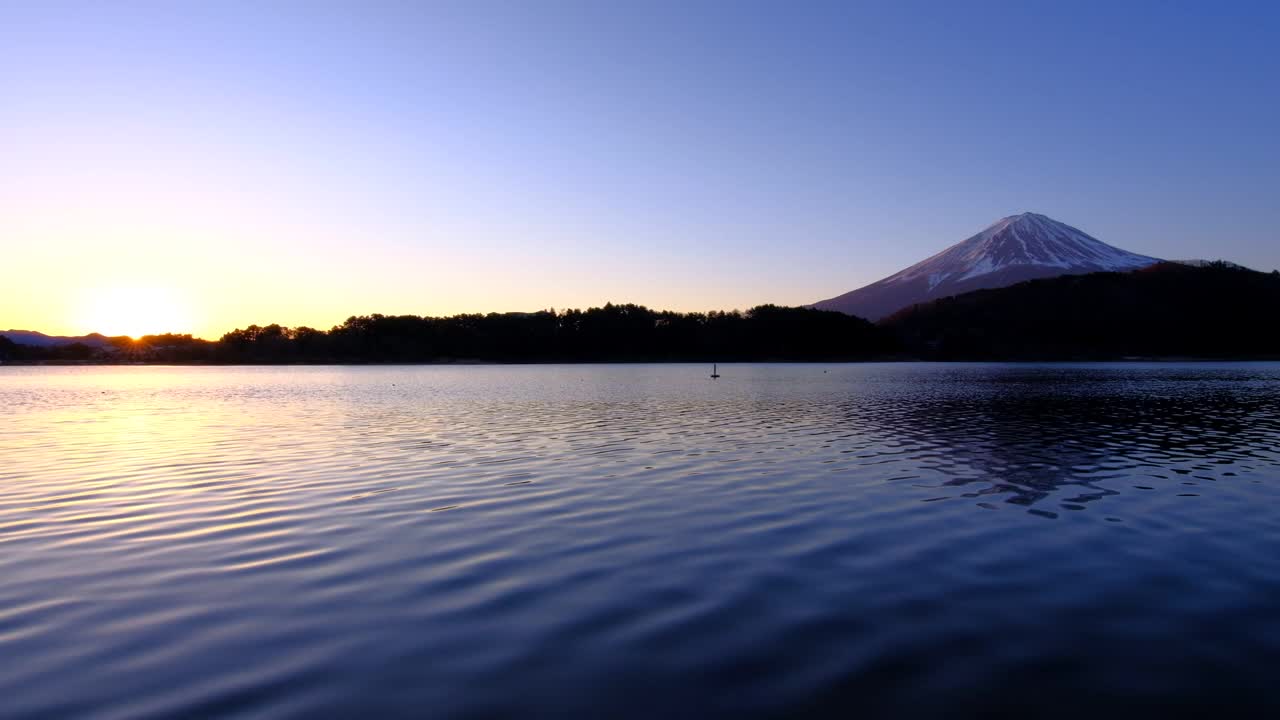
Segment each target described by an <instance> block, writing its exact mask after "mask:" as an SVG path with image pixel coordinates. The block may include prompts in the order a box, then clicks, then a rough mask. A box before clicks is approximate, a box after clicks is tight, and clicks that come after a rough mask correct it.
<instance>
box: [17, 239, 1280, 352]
mask: <svg viewBox="0 0 1280 720" xmlns="http://www.w3.org/2000/svg"><path fill="white" fill-rule="evenodd" d="M99 342H105V343H106V345H105V347H94V346H90V345H86V344H83V343H75V344H70V345H61V346H56V347H33V346H27V345H18V344H15V343H13V342H12V341H10V340H8V339H7V338H4V337H3V336H0V361H3V362H100V363H133V362H143V363H147V362H151V363H227V364H232V363H254V364H257V363H261V364H277V363H428V362H467V361H480V362H620V361H636V362H666V361H701V362H731V361H840V360H873V359H922V360H1073V359H1078V360H1102V359H1121V358H1126V357H1202V358H1280V273H1277V272H1272V273H1260V272H1256V271H1253V270H1248V269H1246V268H1241V267H1238V266H1233V265H1230V264H1228V263H1211V264H1209V265H1207V266H1204V267H1189V266H1186V265H1178V264H1173V263H1162V264H1159V265H1156V266H1153V267H1151V268H1147V269H1144V270H1138V271H1133V272H1128V273H1093V274H1089V275H1068V276H1063V277H1057V278H1050V279H1042V280H1031V281H1029V282H1024V283H1019V284H1017V285H1013V286H1011V287H1006V288H999V289H995V290H979V291H976V292H971V293H966V294H964V295H957V296H954V297H950V298H943V299H941V300H936V301H933V302H930V303H927V304H922V305H918V306H914V307H911V308H907V309H905V310H902V311H900V312H898V313H896V314H895V315H893V316H891V317H889V318H886V319H884V320H882V321H880V323H879V324H872V323H870V322H868V321H866V320H863V319H861V318H857V317H853V316H850V315H845V314H843V313H838V312H829V311H823V310H814V309H810V308H794V307H779V306H776V305H761V306H759V307H755V308H752V309H750V310H748V311H746V312H738V311H733V312H708V313H678V312H671V311H657V310H651V309H649V308H646V307H644V306H642V305H630V304H627V305H614V304H606V305H605V306H604V307H595V308H589V309H587V310H563V311H556V310H545V311H541V312H533V313H489V314H487V315H479V314H471V315H454V316H452V317H418V316H414V315H396V316H391V315H361V316H355V317H350V318H348V319H347V320H346V322H344V323H342V324H341V325H337V326H335V327H333V328H330V329H329V330H317V329H314V328H308V327H295V328H290V327H283V326H280V325H266V326H258V325H251V326H249V327H247V328H243V329H237V330H233V331H232V332H229V333H227V334H226V335H223V336H222V338H221V339H219V340H217V341H207V340H201V339H199V338H193V337H191V336H190V335H148V336H146V337H143V338H139V339H137V340H131V339H129V338H105V339H101V340H100V341H99Z"/></svg>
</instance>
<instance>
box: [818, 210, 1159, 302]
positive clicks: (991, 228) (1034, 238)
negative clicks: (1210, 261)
mask: <svg viewBox="0 0 1280 720" xmlns="http://www.w3.org/2000/svg"><path fill="white" fill-rule="evenodd" d="M1157 262H1160V259H1159V258H1155V257H1150V256H1147V255H1140V254H1138V253H1133V252H1130V251H1128V250H1122V249H1120V248H1118V247H1115V246H1112V245H1108V244H1106V243H1104V242H1102V241H1101V240H1098V239H1097V238H1095V237H1093V236H1092V235H1089V234H1088V233H1085V232H1084V231H1082V230H1079V229H1077V228H1075V227H1072V226H1070V225H1067V224H1066V223H1063V222H1059V221H1057V220H1054V219H1052V218H1050V217H1048V216H1046V215H1042V214H1040V213H1033V212H1024V213H1019V214H1016V215H1008V216H1005V217H1003V218H1000V219H999V220H997V221H996V222H994V223H992V224H991V225H988V226H987V227H986V228H984V229H983V230H982V231H980V232H978V233H977V234H975V235H972V236H970V237H968V238H966V239H965V240H962V241H960V242H958V243H956V244H954V245H951V246H950V247H948V248H946V249H944V250H942V251H941V252H938V253H936V254H934V255H931V256H929V257H928V258H925V259H924V260H921V261H920V262H918V263H916V264H914V265H911V266H910V267H907V268H905V269H903V270H900V271H898V272H896V273H894V274H892V275H890V276H888V277H886V278H883V279H881V280H878V281H876V282H874V283H871V284H870V285H865V286H863V287H860V288H857V289H855V290H852V291H850V292H847V293H844V294H842V295H838V296H836V297H833V298H829V299H826V300H820V301H818V302H816V303H814V304H813V305H812V307H815V308H817V309H819V310H836V311H838V312H843V313H846V314H849V315H857V316H859V317H864V318H867V319H868V320H872V321H878V320H881V319H883V318H885V317H888V316H889V315H892V314H894V313H895V312H897V311H899V310H901V309H903V308H906V307H910V306H912V305H915V304H918V303H922V302H928V301H930V300H936V299H938V298H942V297H948V296H951V295H959V294H962V293H966V292H972V291H974V290H983V289H988V288H997V287H1007V286H1009V285H1013V284H1016V283H1019V282H1023V281H1025V280H1033V279H1036V278H1046V277H1057V276H1060V275H1075V274H1084V273H1091V272H1108V271H1110V272H1115V271H1124V270H1136V269H1139V268H1142V267H1146V266H1149V265H1153V264H1155V263H1157Z"/></svg>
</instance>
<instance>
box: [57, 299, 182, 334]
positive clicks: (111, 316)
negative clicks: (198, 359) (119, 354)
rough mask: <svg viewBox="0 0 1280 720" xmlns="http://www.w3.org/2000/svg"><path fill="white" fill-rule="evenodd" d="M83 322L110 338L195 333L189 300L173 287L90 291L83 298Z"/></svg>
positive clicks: (81, 321)
mask: <svg viewBox="0 0 1280 720" xmlns="http://www.w3.org/2000/svg"><path fill="white" fill-rule="evenodd" d="M77 315H78V318H79V323H80V324H81V325H83V326H84V327H89V328H92V330H91V332H99V333H102V334H103V335H107V336H109V337H115V336H120V335H127V336H129V337H131V338H134V339H135V340H136V339H137V338H140V337H142V336H143V335H156V334H161V333H170V332H171V333H179V334H184V333H191V332H192V329H193V325H194V322H193V318H192V313H191V309H190V307H189V305H188V303H187V302H186V300H185V298H183V297H181V296H180V295H179V294H178V293H177V292H175V291H173V290H171V289H169V288H159V287H141V286H121V287H109V288H99V289H96V290H92V291H89V292H87V293H85V294H84V296H83V297H82V298H81V302H80V309H79V312H78V313H77Z"/></svg>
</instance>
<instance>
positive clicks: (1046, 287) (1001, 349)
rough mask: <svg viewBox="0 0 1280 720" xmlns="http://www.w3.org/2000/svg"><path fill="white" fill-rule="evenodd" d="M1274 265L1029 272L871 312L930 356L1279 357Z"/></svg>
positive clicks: (1279, 286) (1279, 285)
mask: <svg viewBox="0 0 1280 720" xmlns="http://www.w3.org/2000/svg"><path fill="white" fill-rule="evenodd" d="M1278 308H1280V272H1273V273H1261V272H1257V271H1255V270H1249V269H1246V268H1241V267H1239V266H1235V265H1232V264H1230V263H1211V264H1209V265H1206V266H1203V267H1191V266H1187V265H1180V264H1176V263H1159V264H1157V265H1154V266H1151V267H1149V268H1145V269H1142V270H1137V271H1131V272H1125V273H1115V272H1103V273H1092V274H1088V275H1071V276H1067V277H1057V278H1047V279H1040V280H1031V281H1028V282H1024V283H1019V284H1017V285H1013V286H1011V287H1005V288H996V289H989V290H978V291H975V292H971V293H966V294H964V295H957V296H954V297H948V298H942V299H940V300H935V301H932V302H929V303H925V304H921V305H916V306H913V307H910V308H907V309H904V310H902V311H900V312H898V313H896V314H894V315H893V316H891V317H889V318H886V319H884V320H883V321H881V323H880V326H881V327H884V328H886V329H889V330H891V331H893V332H894V333H895V334H897V336H898V337H899V338H900V339H901V340H902V341H903V343H904V344H905V345H906V346H907V347H908V348H909V349H910V350H911V351H912V352H913V353H914V354H916V355H918V356H921V357H926V358H930V359H938V360H992V359H1000V360H1072V359H1081V360H1087V359H1118V358H1124V357H1206V358H1209V357H1216V358H1248V357H1256V358H1261V357H1280V312H1277V309H1278Z"/></svg>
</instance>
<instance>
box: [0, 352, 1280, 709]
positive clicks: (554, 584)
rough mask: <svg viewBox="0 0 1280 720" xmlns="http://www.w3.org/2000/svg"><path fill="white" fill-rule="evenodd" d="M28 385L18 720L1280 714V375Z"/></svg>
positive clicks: (91, 375)
mask: <svg viewBox="0 0 1280 720" xmlns="http://www.w3.org/2000/svg"><path fill="white" fill-rule="evenodd" d="M720 371H721V373H723V375H724V377H723V378H722V379H720V380H719V381H711V380H709V379H707V378H706V374H707V372H708V368H704V367H702V366H688V365H668V366H652V365H632V366H534V367H501V366H476V367H454V368H446V367H426V368H398V367H385V368H383V367H379V368H282V369H271V368H199V369H178V368H85V369H74V368H7V369H0V408H2V410H0V459H2V462H0V716H4V717H75V716H93V717H118V718H134V717H148V716H183V717H206V716H221V715H231V714H235V715H237V716H270V717H316V716H351V715H363V716H374V715H392V716H419V717H504V716H505V717H528V716H540V717H546V716H578V717H654V716H658V717H701V716H706V715H708V714H712V713H723V714H732V715H735V716H779V717H782V716H797V715H803V714H830V715H842V716H861V717H904V716H926V715H938V716H942V715H946V716H951V717H955V716H978V715H989V714H992V713H995V712H1004V713H1008V714H1010V715H1015V716H1027V715H1041V716H1062V717H1078V716H1079V714H1080V713H1081V712H1102V713H1107V714H1114V713H1117V712H1122V711H1133V712H1156V711H1160V712H1163V713H1166V714H1167V713H1173V714H1179V713H1184V714H1195V713H1206V714H1207V713H1218V714H1222V713H1223V712H1224V711H1238V712H1240V713H1241V714H1258V715H1264V714H1268V713H1271V714H1274V712H1275V711H1277V710H1280V689H1277V688H1278V687H1280V686H1278V685H1277V683H1280V675H1278V673H1280V364H1230V365H1149V366H1148V365H1113V366H1106V365H1082V366H1074V365H1059V366H1027V365H853V366H848V365H844V366H841V365H837V366H827V367H825V368H824V367H823V366H813V365H749V366H743V365H736V366H735V365H722V366H721V368H720Z"/></svg>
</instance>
